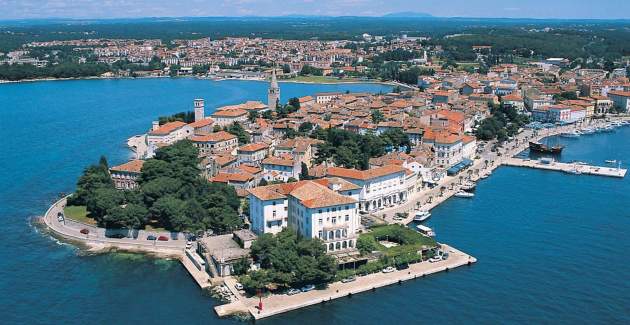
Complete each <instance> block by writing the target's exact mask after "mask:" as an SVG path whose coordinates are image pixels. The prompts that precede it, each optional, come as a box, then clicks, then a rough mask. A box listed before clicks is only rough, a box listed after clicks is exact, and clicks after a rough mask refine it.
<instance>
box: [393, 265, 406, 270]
mask: <svg viewBox="0 0 630 325" xmlns="http://www.w3.org/2000/svg"><path fill="white" fill-rule="evenodd" d="M408 268H409V264H400V265H397V266H396V269H398V270H406V269H408Z"/></svg>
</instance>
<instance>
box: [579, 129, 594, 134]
mask: <svg viewBox="0 0 630 325" xmlns="http://www.w3.org/2000/svg"><path fill="white" fill-rule="evenodd" d="M581 132H582V134H593V133H595V129H593V128H586V129H584V130H582V131H581Z"/></svg>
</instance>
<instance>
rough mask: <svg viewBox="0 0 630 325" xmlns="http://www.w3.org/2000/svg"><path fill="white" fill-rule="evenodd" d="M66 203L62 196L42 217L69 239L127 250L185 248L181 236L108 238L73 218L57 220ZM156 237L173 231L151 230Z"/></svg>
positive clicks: (178, 250)
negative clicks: (175, 237)
mask: <svg viewBox="0 0 630 325" xmlns="http://www.w3.org/2000/svg"><path fill="white" fill-rule="evenodd" d="M65 205H66V198H62V199H60V200H59V201H57V202H55V203H54V204H53V205H52V206H51V207H50V208H49V209H48V211H46V214H45V215H44V217H43V221H44V223H45V224H46V226H48V228H49V229H50V230H52V231H53V232H54V233H56V234H58V235H60V236H62V237H65V238H68V239H71V240H77V241H80V242H83V243H85V244H87V245H88V246H91V247H92V248H120V249H127V250H141V251H146V252H151V253H157V254H180V255H181V254H183V252H184V249H185V248H186V240H185V239H183V238H181V239H177V240H169V241H153V240H146V236H144V233H141V235H139V236H138V237H137V238H120V239H118V238H108V237H106V236H105V231H106V230H105V229H104V228H99V227H95V226H90V225H86V224H81V223H78V222H76V221H73V220H69V219H64V220H63V221H61V222H60V221H59V220H58V219H57V213H59V212H63V208H64V206H65ZM82 229H87V230H89V233H88V234H82V233H81V230H82ZM151 234H155V235H156V236H157V237H159V236H162V235H163V236H168V237H169V238H172V237H173V233H170V232H151Z"/></svg>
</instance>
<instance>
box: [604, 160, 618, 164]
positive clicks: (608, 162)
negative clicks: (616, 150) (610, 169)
mask: <svg viewBox="0 0 630 325" xmlns="http://www.w3.org/2000/svg"><path fill="white" fill-rule="evenodd" d="M604 162H605V163H607V164H616V163H617V160H604Z"/></svg>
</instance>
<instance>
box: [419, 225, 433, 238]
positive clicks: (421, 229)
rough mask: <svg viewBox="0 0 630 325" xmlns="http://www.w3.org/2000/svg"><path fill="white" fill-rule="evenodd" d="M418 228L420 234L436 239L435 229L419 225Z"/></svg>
mask: <svg viewBox="0 0 630 325" xmlns="http://www.w3.org/2000/svg"><path fill="white" fill-rule="evenodd" d="M416 228H418V232H420V233H421V234H423V235H425V236H427V237H435V232H434V231H433V229H431V228H429V227H427V226H423V225H417V226H416Z"/></svg>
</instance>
